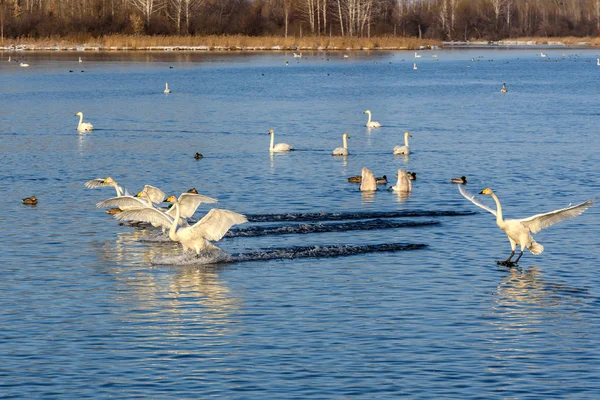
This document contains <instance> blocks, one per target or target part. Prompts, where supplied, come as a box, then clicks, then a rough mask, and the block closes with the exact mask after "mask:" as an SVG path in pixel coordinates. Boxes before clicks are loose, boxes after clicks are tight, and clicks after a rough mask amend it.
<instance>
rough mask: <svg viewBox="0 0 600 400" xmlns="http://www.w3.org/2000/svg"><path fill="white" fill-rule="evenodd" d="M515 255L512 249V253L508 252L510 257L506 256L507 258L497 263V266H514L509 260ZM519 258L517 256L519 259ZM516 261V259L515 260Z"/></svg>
mask: <svg viewBox="0 0 600 400" xmlns="http://www.w3.org/2000/svg"><path fill="white" fill-rule="evenodd" d="M521 254H523V252H521ZM514 255H515V250H514V249H513V251H511V252H510V256H508V258H507V259H506V260H504V261H498V264H500V265H511V264H514V263H513V262H512V261H511V260H510V259H511V258H513V256H514ZM520 257H521V256H519V258H520ZM517 260H518V259H517Z"/></svg>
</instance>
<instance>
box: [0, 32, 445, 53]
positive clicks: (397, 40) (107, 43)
mask: <svg viewBox="0 0 600 400" xmlns="http://www.w3.org/2000/svg"><path fill="white" fill-rule="evenodd" d="M439 44H440V42H438V41H434V40H421V39H417V38H412V37H398V36H380V37H371V38H357V37H340V36H332V37H330V36H305V37H302V38H296V37H287V38H285V37H278V36H242V35H225V36H217V35H212V36H136V35H108V36H103V37H100V38H92V37H85V36H83V35H75V36H69V37H47V38H39V39H38V38H18V39H7V40H4V42H2V43H1V45H2V46H10V45H27V46H28V47H38V48H39V47H61V48H64V47H76V46H82V47H100V48H111V47H112V48H123V47H126V48H130V49H144V48H150V47H199V46H207V47H210V48H217V49H219V48H227V49H243V48H263V47H264V48H265V49H273V48H281V49H296V48H300V49H303V48H306V49H317V48H322V49H330V50H331V49H339V50H342V49H376V48H396V49H409V50H411V49H418V48H419V47H420V46H430V45H439Z"/></svg>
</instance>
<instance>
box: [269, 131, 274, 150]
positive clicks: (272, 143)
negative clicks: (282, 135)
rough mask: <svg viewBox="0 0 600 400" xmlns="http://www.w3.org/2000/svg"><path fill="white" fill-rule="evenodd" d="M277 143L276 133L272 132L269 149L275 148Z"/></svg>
mask: <svg viewBox="0 0 600 400" xmlns="http://www.w3.org/2000/svg"><path fill="white" fill-rule="evenodd" d="M274 145H275V133H271V146H270V147H269V150H273V146H274Z"/></svg>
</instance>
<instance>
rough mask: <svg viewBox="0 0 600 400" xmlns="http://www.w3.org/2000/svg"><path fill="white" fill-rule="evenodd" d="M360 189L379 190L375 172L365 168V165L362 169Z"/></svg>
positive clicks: (364, 190)
mask: <svg viewBox="0 0 600 400" xmlns="http://www.w3.org/2000/svg"><path fill="white" fill-rule="evenodd" d="M360 190H361V191H362V192H370V191H374V190H377V183H376V182H375V177H374V176H373V172H371V170H369V169H367V168H364V167H363V169H362V176H361V184H360Z"/></svg>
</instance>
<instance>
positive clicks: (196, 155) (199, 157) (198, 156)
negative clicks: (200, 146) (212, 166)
mask: <svg viewBox="0 0 600 400" xmlns="http://www.w3.org/2000/svg"><path fill="white" fill-rule="evenodd" d="M203 157H204V156H203V155H202V154H200V153H196V154H194V158H195V159H196V160H199V159H201V158H203Z"/></svg>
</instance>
